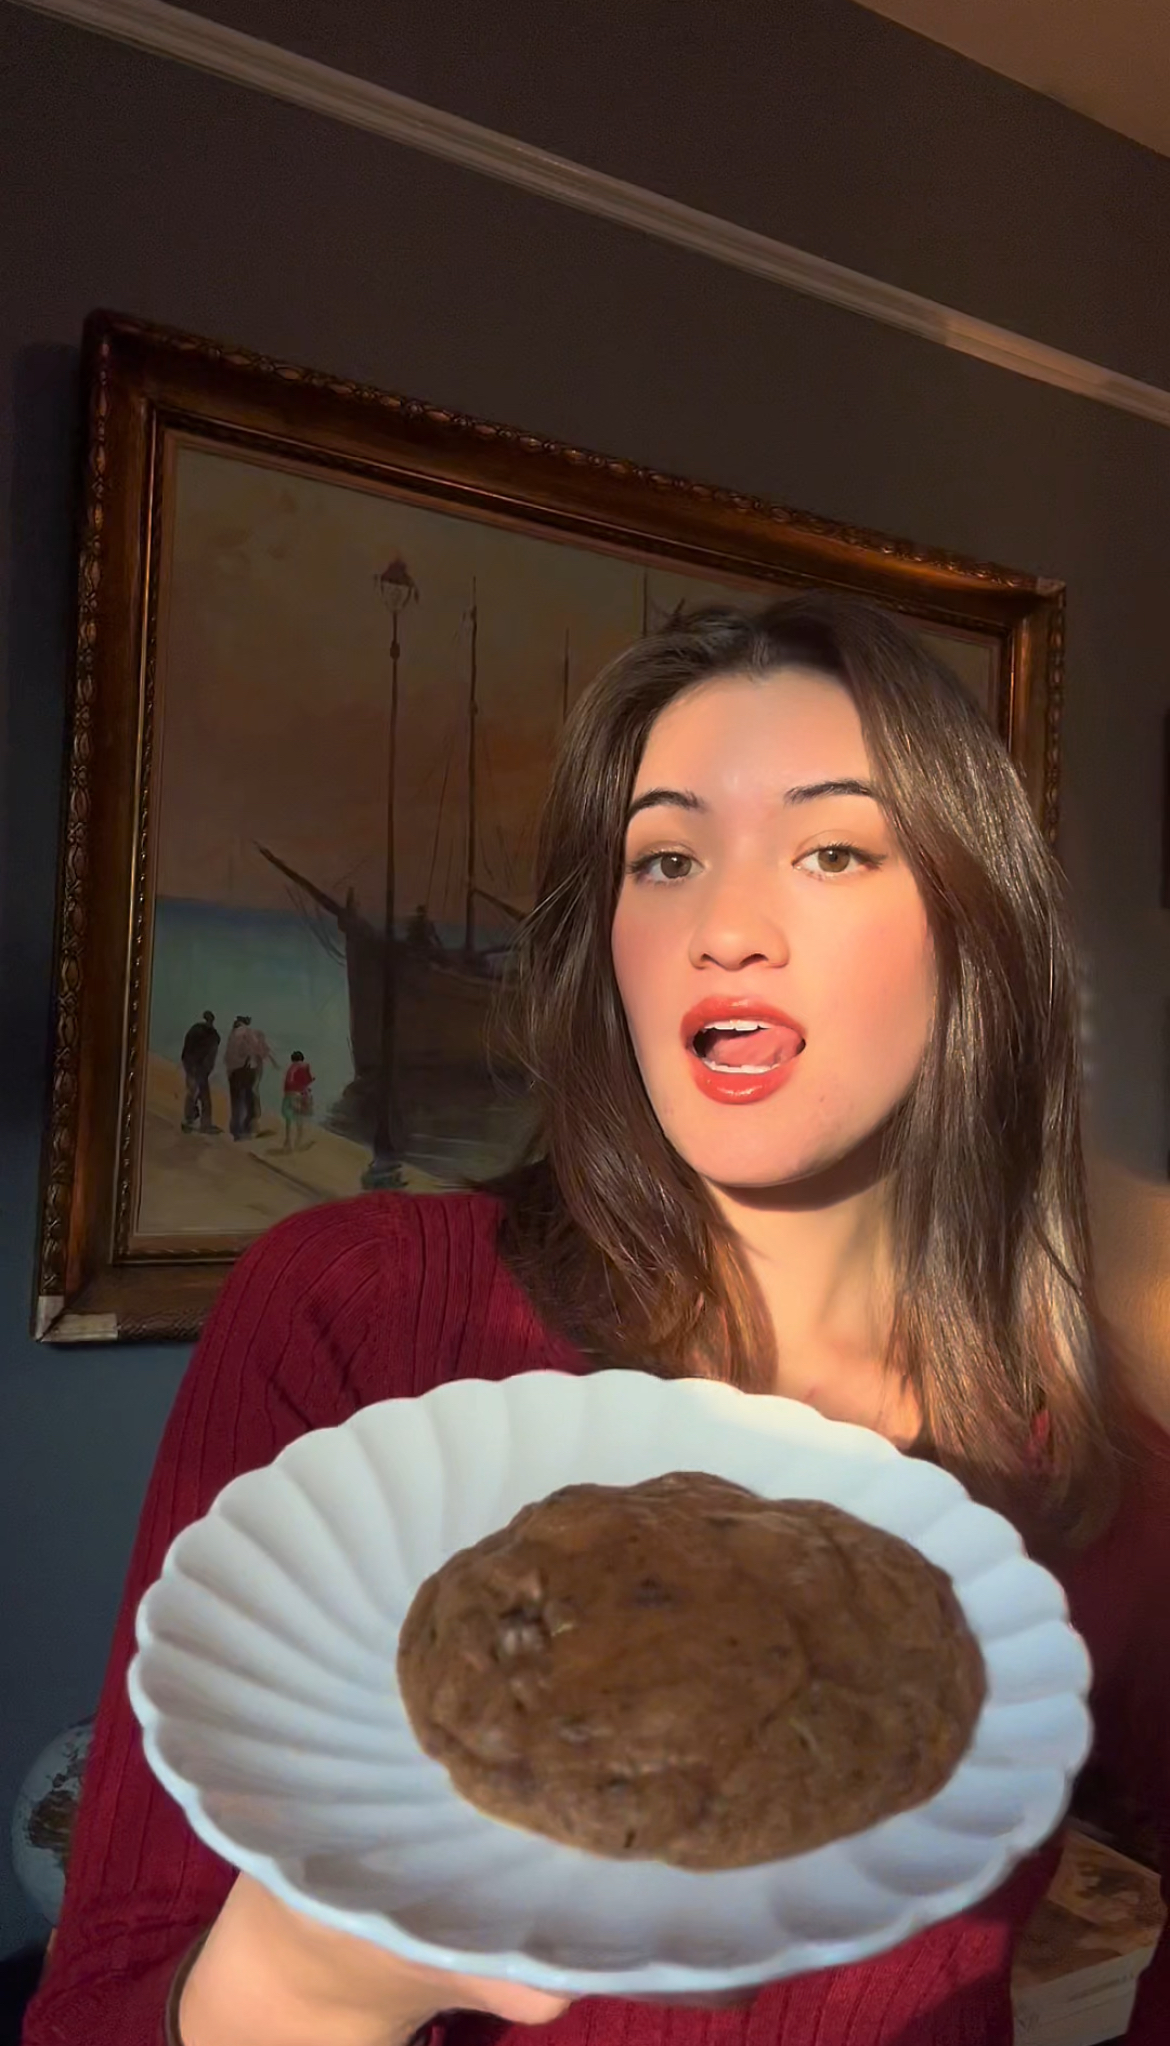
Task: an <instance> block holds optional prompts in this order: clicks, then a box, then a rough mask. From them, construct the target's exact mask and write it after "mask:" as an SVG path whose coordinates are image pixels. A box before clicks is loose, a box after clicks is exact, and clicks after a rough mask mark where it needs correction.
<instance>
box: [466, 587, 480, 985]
mask: <svg viewBox="0 0 1170 2046" xmlns="http://www.w3.org/2000/svg"><path fill="white" fill-rule="evenodd" d="M478 641H479V609H478V606H477V604H476V585H475V577H474V576H472V578H471V675H470V681H469V685H468V693H467V900H466V906H465V915H464V921H463V956H464V958H465V959H470V958H471V957H472V955H473V952H474V950H475V834H476V816H475V793H476V791H475V754H476V745H475V721H476V718H477V717H478V715H479V705H478V702H477V700H476V682H477V671H476V664H477V660H478Z"/></svg>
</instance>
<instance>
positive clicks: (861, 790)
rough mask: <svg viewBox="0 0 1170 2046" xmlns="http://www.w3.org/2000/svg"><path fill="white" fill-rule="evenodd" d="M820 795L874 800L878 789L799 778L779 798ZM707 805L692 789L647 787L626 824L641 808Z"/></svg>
mask: <svg viewBox="0 0 1170 2046" xmlns="http://www.w3.org/2000/svg"><path fill="white" fill-rule="evenodd" d="M822 796H866V797H868V798H869V800H870V802H873V803H876V802H877V800H878V792H877V790H876V789H875V787H874V785H873V783H872V782H869V781H855V780H853V779H851V778H850V779H845V780H839V781H810V782H801V783H799V784H798V785H797V786H796V787H795V788H791V789H785V791H784V795H783V798H782V800H783V801H784V802H785V803H787V804H794V803H815V802H817V801H818V799H819V798H820V797H822ZM709 808H710V804H708V803H705V802H704V801H703V798H702V796H697V795H696V794H695V792H694V790H693V789H647V790H646V793H645V795H642V796H636V797H635V798H634V801H633V802H632V803H631V804H630V809H629V815H628V816H627V818H626V822H627V824H631V823H632V822H633V820H634V818H635V817H637V816H638V814H639V812H640V811H642V810H692V811H694V810H697V811H700V812H703V811H706V810H708V809H709Z"/></svg>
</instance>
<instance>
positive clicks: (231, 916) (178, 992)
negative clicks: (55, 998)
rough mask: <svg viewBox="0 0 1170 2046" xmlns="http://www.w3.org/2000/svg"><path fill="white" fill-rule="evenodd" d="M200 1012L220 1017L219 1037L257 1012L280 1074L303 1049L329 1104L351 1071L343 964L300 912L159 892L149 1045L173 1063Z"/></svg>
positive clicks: (271, 1098) (271, 1091)
mask: <svg viewBox="0 0 1170 2046" xmlns="http://www.w3.org/2000/svg"><path fill="white" fill-rule="evenodd" d="M204 1009H210V1010H211V1011H212V1013H213V1014H214V1016H215V1023H216V1028H217V1030H218V1031H219V1034H220V1037H221V1038H222V1039H226V1037H227V1034H228V1031H229V1030H230V1029H231V1027H232V1024H233V1022H234V1021H235V1018H236V1017H237V1016H239V1015H247V1016H251V1018H252V1021H253V1023H254V1024H255V1026H256V1028H257V1029H258V1030H262V1031H263V1032H264V1034H265V1036H266V1037H267V1039H268V1042H269V1044H270V1045H271V1046H272V1049H273V1052H274V1053H275V1055H276V1057H277V1059H278V1060H279V1062H280V1071H281V1073H283V1069H284V1067H285V1065H286V1064H287V1063H288V1058H289V1054H290V1053H291V1052H294V1051H301V1052H303V1053H304V1055H305V1057H306V1058H307V1059H308V1061H309V1064H310V1065H311V1066H312V1068H313V1072H314V1074H315V1076H316V1081H317V1097H318V1100H319V1101H320V1102H321V1104H322V1106H323V1107H327V1106H328V1105H329V1104H330V1103H332V1102H334V1101H336V1100H337V1098H338V1096H339V1094H340V1093H341V1091H342V1088H343V1087H344V1086H345V1085H346V1082H347V1081H348V1080H350V1079H352V1077H353V1063H352V1059H351V1057H350V1045H349V998H348V994H347V991H346V984H345V966H344V963H343V961H342V960H341V958H340V957H336V958H335V957H333V956H332V954H331V953H330V952H329V951H328V950H327V949H326V947H325V945H324V944H322V942H321V939H320V938H319V937H318V936H317V935H316V932H315V930H314V928H313V927H312V926H311V925H310V924H309V923H308V922H307V921H306V919H305V918H303V917H301V916H299V915H297V914H296V912H295V911H282V910H265V909H225V908H222V907H221V906H220V905H219V904H217V903H210V902H185V901H180V900H175V899H174V898H173V897H167V896H163V897H160V899H159V900H158V902H157V903H156V905H155V919H154V969H153V973H152V977H151V995H150V1049H151V1051H153V1052H156V1053H157V1054H158V1055H159V1056H160V1057H161V1058H166V1059H171V1060H173V1061H175V1062H177V1061H178V1057H179V1053H180V1051H181V1049H182V1044H183V1039H184V1037H185V1036H186V1034H187V1031H188V1030H189V1028H190V1026H191V1024H192V1023H194V1022H195V1020H196V1018H197V1017H198V1016H200V1015H201V1014H202V1012H203V1010H204ZM269 1072H270V1077H268V1078H266V1080H265V1083H264V1087H263V1095H264V1098H265V1100H266V1101H268V1102H269V1103H271V1104H272V1105H273V1106H275V1104H276V1102H277V1100H278V1099H279V1092H280V1082H279V1076H278V1075H272V1074H271V1069H269ZM274 1083H275V1085H274Z"/></svg>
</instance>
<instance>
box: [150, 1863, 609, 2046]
mask: <svg viewBox="0 0 1170 2046" xmlns="http://www.w3.org/2000/svg"><path fill="white" fill-rule="evenodd" d="M567 2003H568V1999H567V1998H565V1997H556V1996H550V1995H547V1994H546V1993H545V1992H544V1991H542V1990H539V1989H526V1988H523V1987H520V1986H517V1985H516V1984H514V1983H508V1982H495V1981H490V1980H487V1979H486V1978H480V1977H477V1976H471V1975H453V1974H445V1973H444V1972H442V1971H441V1970H439V1969H436V1968H424V1967H419V1966H417V1965H416V1964H415V1963H414V1962H411V1961H404V1960H400V1959H399V1958H398V1957H397V1956H396V1955H394V1954H388V1953H386V1952H384V1951H383V1949H382V1948H381V1947H376V1946H373V1945H372V1944H371V1943H370V1942H369V1941H368V1940H364V1939H356V1938H354V1937H353V1935H352V1934H350V1933H344V1932H334V1931H332V1930H331V1929H330V1928H329V1927H328V1926H324V1925H318V1924H317V1923H316V1922H315V1921H314V1920H313V1919H310V1918H307V1917H305V1916H304V1915H303V1914H302V1913H301V1912H299V1911H293V1910H291V1909H290V1908H289V1907H288V1905H286V1904H282V1903H281V1902H280V1901H279V1900H278V1899H277V1898H276V1897H273V1896H271V1895H270V1893H269V1892H268V1891H267V1890H265V1889H264V1888H263V1887H262V1886H261V1885H260V1884H259V1883H256V1882H253V1881H252V1879H251V1878H250V1877H249V1876H243V1875H242V1876H238V1877H237V1879H236V1881H235V1883H234V1885H233V1887H232V1889H231V1892H230V1894H229V1896H228V1899H227V1902H226V1903H225V1905H224V1907H223V1910H222V1911H221V1912H220V1914H219V1917H218V1918H217V1919H216V1922H215V1924H214V1925H213V1927H212V1929H211V1932H210V1933H209V1935H208V1938H207V1943H206V1945H205V1946H204V1948H203V1951H202V1952H201V1954H200V1956H199V1959H198V1960H197V1961H196V1963H195V1966H194V1968H193V1969H192V1971H191V1974H190V1976H189V1978H188V1980H187V1983H186V1985H185V1987H184V1990H183V1997H182V2003H181V2006H180V2010H179V2030H180V2032H181V2034H182V2039H183V2046H405V2042H406V2041H407V2040H408V2039H410V2037H411V2036H412V2034H413V2033H415V2032H417V2031H418V2030H419V2029H420V2027H421V2026H423V2025H425V2024H427V2023H429V2022H430V2020H431V2019H432V2018H434V2017H435V2016H436V2015H437V2014H438V2012H440V2011H445V2010H478V2011H484V2012H488V2013H491V2014H493V2015H495V2016H498V2017H502V2018H505V2019H507V2020H508V2021H509V2022H510V2023H512V2024H520V2025H541V2024H548V2023H549V2022H550V2021H551V2020H552V2019H553V2018H556V2017H559V2016H560V2014H561V2012H562V2011H563V2010H564V2009H565V2008H566V2007H567Z"/></svg>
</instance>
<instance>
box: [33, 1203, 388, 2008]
mask: <svg viewBox="0 0 1170 2046" xmlns="http://www.w3.org/2000/svg"><path fill="white" fill-rule="evenodd" d="M405 1209H406V1204H405V1203H404V1202H402V1201H401V1199H397V1200H396V1199H395V1198H394V1197H390V1198H385V1197H379V1198H375V1199H371V1200H359V1201H354V1202H348V1203H343V1204H338V1205H337V1206H331V1207H326V1208H321V1209H314V1210H310V1211H307V1212H306V1213H304V1214H301V1215H297V1216H294V1217H293V1218H292V1219H291V1220H290V1221H288V1222H285V1223H282V1224H280V1225H279V1226H278V1227H277V1228H276V1229H275V1230H273V1231H272V1232H271V1234H270V1235H268V1236H266V1237H264V1238H263V1239H262V1240H261V1241H260V1242H259V1243H258V1244H256V1245H255V1246H254V1247H253V1248H252V1249H251V1250H250V1251H249V1252H248V1253H247V1254H246V1255H245V1256H244V1257H243V1258H242V1259H241V1261H240V1262H239V1264H238V1265H237V1266H236V1267H235V1270H234V1272H233V1273H232V1275H231V1277H230V1278H229V1280H228V1282H227V1284H226V1285H225V1287H224V1290H223V1292H222V1294H221V1295H220V1298H219V1300H218V1302H217V1304H216V1307H215V1308H214V1310H213V1312H212V1314H211V1317H210V1319H209V1321H208V1324H207V1327H206V1329H205V1331H204V1334H203V1337H202V1339H201V1341H200V1342H199V1344H198V1346H197V1348H196V1350H195V1353H194V1355H193V1357H192V1360H191V1363H190V1365H189V1367H188V1370H187V1372H186V1375H185V1377H184V1379H183V1382H182V1385H181V1387H180V1390H179V1395H178V1398H177V1400H176V1403H175V1407H174V1409H173V1412H172V1413H171V1416H170V1419H169V1421H168V1424H167V1427H166V1431H165V1434H164V1437H163V1441H162V1445H161V1448H160V1450H159V1454H158V1458H157V1461H156V1463H155V1468H154V1473H153V1476H152V1478H151V1482H150V1487H149V1491H148V1494H147V1499H146V1504H145V1507H144V1510H143V1514H142V1519H141V1522H140V1524H139V1529H138V1535H137V1539H136V1541H135V1545H134V1551H133V1556H132V1559H131V1563H130V1569H129V1574H128V1577H127V1580H126V1585H125V1590H124V1593H123V1598H122V1604H121V1610H120V1612H119V1616H118V1621H117V1627H116V1630H115V1634H114V1641H113V1647H112V1651H111V1655H110V1660H109V1665H108V1668H107V1672H106V1678H105V1684H104V1687H103V1690H102V1696H101V1702H100V1706H99V1710H98V1715H97V1724H96V1727H95V1731H94V1739H93V1745H92V1748H91V1751H90V1757H89V1762H88V1765H87V1768H86V1774H85V1782H84V1788H83V1793H82V1799H81V1807H80V1811H79V1813H78V1819H77V1825H76V1829H75V1834H74V1840H73V1845H72V1852H71V1856H70V1865H69V1877H68V1882H67V1885H66V1891H65V1901H64V1908H63V1911H62V1916H61V1922H60V1925H59V1927H58V1931H57V1938H56V1940H55V1942H54V1948H53V1954H52V1959H51V1961H50V1963H49V1966H48V1968H47V1971H46V1974H45V1978H44V1980H43V1982H42V1985H41V1987H40V1989H39V1990H38V1993H37V1995H36V1997H35V1998H34V2000H33V2002H32V2004H31V2006H30V2008H29V2011H28V2013H27V2016H26V2019H25V2029H24V2035H23V2037H24V2046H160V2041H161V2040H162V2038H163V2015H164V2011H165V2007H166V2002H167V1994H168V1989H169V1986H170V1983H171V1981H172V1978H173V1976H174V1974H175V1971H176V1969H177V1968H178V1966H179V1964H180V1962H181V1960H182V1958H183V1955H184V1954H185V1953H186V1952H187V1951H188V1949H189V1948H190V1947H191V1946H192V1943H193V1942H194V1941H195V1940H196V1939H197V1938H198V1937H199V1935H200V1934H201V1933H202V1932H203V1931H204V1930H205V1928H206V1927H207V1926H208V1925H209V1924H210V1923H211V1921H212V1920H213V1919H214V1918H215V1916H216V1915H217V1913H218V1911H219V1909H220V1906H221V1905H222V1903H223V1901H224V1898H225V1897H226V1895H227V1892H228V1889H229V1888H230V1885H231V1882H232V1880H233V1871H232V1870H231V1869H229V1868H228V1866H227V1864H226V1863H224V1862H222V1861H221V1860H220V1859H219V1858H218V1856H216V1855H215V1854H213V1853H212V1852H211V1850H210V1849H209V1848H207V1847H205V1846H203V1844H202V1843H201V1842H200V1841H199V1840H197V1839H196V1838H195V1836H194V1834H193V1833H192V1832H191V1830H190V1828H189V1827H188V1824H187V1821H186V1819H185V1818H184V1816H183V1814H182V1812H181V1811H180V1809H179V1807H178V1805H177V1804H175V1803H174V1802H173V1801H172V1799H171V1798H170V1797H169V1796H168V1795H167V1793H166V1792H165V1791H164V1790H163V1789H162V1788H161V1786H160V1785H159V1784H158V1783H156V1781H155V1779H154V1777H153V1776H152V1774H151V1773H150V1771H149V1769H148V1768H147V1765H146V1762H145V1760H144V1758H143V1753H142V1745H141V1741H140V1738H139V1733H138V1726H137V1722H136V1721H135V1719H134V1717H133V1714H132V1712H131V1709H130V1705H129V1702H128V1698H127V1693H126V1672H127V1668H128V1665H129V1662H130V1659H131V1656H132V1655H133V1652H134V1619H135V1613H136V1610H137V1607H138V1603H139V1600H140V1599H141V1598H142V1596H143V1593H144V1592H145V1591H146V1590H147V1589H148V1588H149V1586H150V1585H151V1584H152V1583H153V1582H154V1580H155V1578H156V1577H157V1576H158V1575H159V1572H160V1570H161V1568H162V1563H163V1559H164V1557H165V1555H166V1552H167V1549H168V1548H169V1546H170V1544H171V1542H172V1541H173V1539H174V1537H175V1536H176V1535H177V1534H178V1533H179V1531H180V1530H181V1529H182V1528H184V1527H186V1526H187V1525H188V1524H189V1523H190V1522H192V1521H194V1520H197V1519H198V1518H200V1516H201V1515H202V1514H204V1513H206V1511H207V1510H208V1508H209V1506H210V1505H211V1503H212V1501H213V1500H214V1498H215V1497H216V1495H217V1494H218V1493H219V1492H220V1491H221V1490H222V1489H223V1487H224V1485H226V1484H227V1483H228V1481H229V1479H231V1478H233V1477H236V1476H237V1475H238V1474H239V1473H240V1472H242V1471H248V1470H254V1469H257V1468H259V1467H260V1466H262V1465H264V1464H267V1463H270V1462H271V1461H272V1459H273V1457H274V1456H276V1455H277V1454H278V1453H279V1451H280V1450H281V1449H283V1448H284V1447H285V1445H286V1444H287V1443H289V1442H291V1441H293V1440H294V1438H296V1437H297V1436H299V1435H302V1434H304V1433H306V1432H307V1431H308V1430H309V1429H310V1428H318V1427H326V1426H330V1425H332V1424H335V1423H337V1422H339V1421H342V1420H345V1419H346V1418H347V1417H348V1415H349V1414H350V1413H352V1412H354V1411H356V1409H357V1408H358V1407H359V1406H362V1405H364V1404H366V1402H367V1400H368V1399H370V1398H385V1397H390V1396H393V1395H394V1394H396V1393H413V1392H416V1391H421V1390H424V1389H425V1387H424V1386H423V1385H421V1384H419V1383H418V1382H417V1379H418V1377H419V1376H420V1375H421V1373H420V1372H419V1370H418V1366H417V1362H416V1354H413V1353H412V1352H413V1346H412V1345H411V1343H410V1342H409V1335H410V1333H411V1331H412V1328H413V1321H414V1313H415V1308H414V1305H413V1299H414V1296H415V1295H416V1294H417V1284H418V1278H419V1274H418V1272H417V1271H416V1270H415V1269H413V1268H414V1267H416V1266H417V1265H418V1263H419V1257H420V1249H419V1233H418V1230H417V1228H416V1227H415V1226H414V1225H413V1223H412V1220H411V1218H410V1217H409V1215H408V1214H407V1213H406V1212H405ZM396 1335H399V1336H402V1337H406V1338H407V1340H406V1341H397V1340H395V1337H396Z"/></svg>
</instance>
